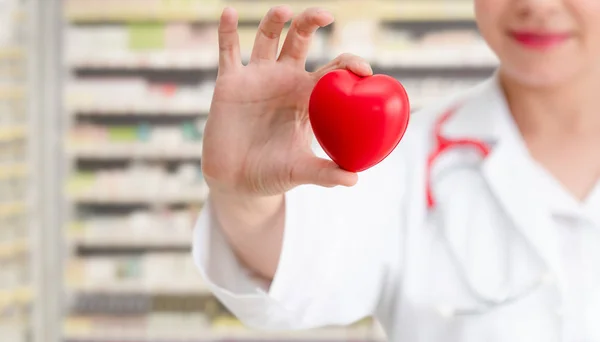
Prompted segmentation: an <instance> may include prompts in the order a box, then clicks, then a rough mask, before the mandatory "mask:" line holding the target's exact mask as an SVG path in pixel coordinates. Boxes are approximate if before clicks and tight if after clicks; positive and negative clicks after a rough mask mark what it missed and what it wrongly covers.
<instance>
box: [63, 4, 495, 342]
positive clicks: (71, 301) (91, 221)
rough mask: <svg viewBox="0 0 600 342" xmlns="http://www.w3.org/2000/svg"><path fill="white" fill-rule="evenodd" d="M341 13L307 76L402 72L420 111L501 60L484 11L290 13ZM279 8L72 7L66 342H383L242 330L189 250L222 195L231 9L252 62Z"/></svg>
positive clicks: (359, 334)
mask: <svg viewBox="0 0 600 342" xmlns="http://www.w3.org/2000/svg"><path fill="white" fill-rule="evenodd" d="M288 3H289V4H290V5H291V6H292V7H294V8H295V9H296V10H301V9H303V8H307V7H311V6H315V5H317V6H320V7H326V8H329V9H331V10H332V12H333V13H334V15H335V17H336V22H335V24H334V25H332V26H331V27H328V28H326V29H323V30H320V31H319V32H318V35H317V36H316V37H315V41H314V43H313V46H312V49H311V53H310V56H309V61H308V65H307V68H308V69H313V68H315V67H317V66H318V65H320V64H323V63H325V62H326V61H327V60H329V59H331V58H334V57H335V56H336V55H338V54H340V53H342V52H352V53H356V54H358V55H361V56H363V57H366V58H368V59H369V60H370V61H371V62H372V64H373V66H374V69H375V72H377V73H386V74H390V75H393V76H395V77H397V78H398V79H399V80H400V81H402V82H403V84H404V85H405V86H406V88H407V90H408V92H409V95H410V96H411V102H412V106H413V108H414V109H418V108H420V107H422V106H423V105H426V104H429V103H432V102H434V101H435V100H436V99H438V98H439V97H440V96H444V95H446V94H447V93H450V92H454V91H456V90H458V89H462V88H465V87H469V86H471V85H473V84H476V83H478V82H479V81H481V80H482V79H484V78H486V77H488V76H489V75H490V74H491V73H492V72H493V70H494V67H495V65H496V61H495V59H494V58H493V55H492V54H491V52H490V51H489V49H487V48H486V47H485V45H484V44H483V42H482V41H481V39H480V38H479V36H478V34H477V32H476V26H475V24H474V22H473V14H472V9H471V7H472V4H471V2H470V1H459V0H456V1H451V0H446V1H421V0H418V1H416V0H413V1H400V0H369V1H358V0H354V1H352V0H343V1H334V0H329V1H327V0H325V1H300V0H295V1H291V2H288ZM276 4H278V2H273V1H248V0H237V1H227V0H202V1H201V0H128V1H120V0H68V1H66V2H65V11H64V23H65V32H64V39H65V53H64V59H63V62H64V67H65V70H66V71H67V78H66V81H65V86H64V95H65V96H64V117H65V122H66V123H67V131H66V133H65V150H66V152H67V160H68V162H67V165H66V169H67V170H68V174H67V179H66V185H67V186H66V189H65V191H66V202H67V203H68V208H69V210H68V215H67V216H66V219H65V222H64V238H65V242H66V243H67V245H68V246H69V247H70V248H69V253H68V255H67V260H66V261H65V270H66V272H65V292H66V294H67V298H68V301H67V302H66V303H65V304H66V310H65V316H64V321H63V323H64V324H63V340H65V341H95V342H103V341H139V342H142V341H165V342H167V341H169V342H171V341H198V342H199V341H217V340H227V341H251V340H253V341H267V340H273V341H291V340H296V341H311V340H321V341H324V340H327V341H357V342H358V341H375V340H381V339H382V335H381V332H380V331H379V330H378V329H377V327H376V326H375V325H374V324H372V322H369V321H368V320H367V321H365V322H361V323H358V324H356V325H355V326H352V327H344V328H329V329H319V330H317V331H310V332H302V333H300V332H296V333H289V334H284V335H282V334H275V335H273V334H264V333H258V332H253V331H249V330H247V329H244V328H242V327H241V326H240V324H239V323H238V322H237V321H236V320H235V319H233V318H232V317H231V316H230V315H229V313H228V312H227V310H225V309H224V308H223V307H222V306H221V305H220V304H219V303H218V301H216V300H215V298H213V297H212V296H211V295H210V294H209V293H208V292H207V291H206V289H205V288H204V287H203V285H202V282H201V281H200V279H199V276H198V274H197V271H196V270H195V267H194V265H193V263H192V260H191V257H190V255H189V251H190V241H191V228H192V226H193V223H194V220H195V218H196V216H197V213H198V210H199V209H200V208H201V207H202V205H203V202H204V200H205V198H206V194H207V189H206V186H205V184H204V182H203V179H202V175H201V173H200V162H201V157H202V156H201V143H202V132H203V125H204V122H205V120H206V117H207V114H208V110H209V106H210V99H211V96H212V90H213V82H214V79H215V76H216V71H217V70H216V65H217V57H218V56H217V51H218V50H217V46H216V35H215V33H216V29H215V25H216V23H217V21H218V17H219V14H220V12H221V10H222V8H223V7H224V6H225V5H230V6H234V7H235V8H236V9H237V10H238V12H239V14H240V19H241V20H240V39H241V45H242V50H243V54H244V58H245V59H247V57H248V55H249V52H250V48H251V45H252V41H253V39H254V30H255V28H256V25H257V23H258V22H259V20H260V19H261V17H262V16H263V15H264V13H266V11H267V9H268V8H270V7H271V6H273V5H276Z"/></svg>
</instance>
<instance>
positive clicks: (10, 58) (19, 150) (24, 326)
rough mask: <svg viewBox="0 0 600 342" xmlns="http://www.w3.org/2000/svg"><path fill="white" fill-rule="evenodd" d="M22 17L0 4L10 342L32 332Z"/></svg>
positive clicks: (0, 254) (3, 227)
mask: <svg viewBox="0 0 600 342" xmlns="http://www.w3.org/2000/svg"><path fill="white" fill-rule="evenodd" d="M26 13H27V7H26V4H24V3H20V2H11V1H8V2H4V3H3V2H0V17H1V18H2V19H0V22H1V24H0V31H1V32H2V33H1V34H0V336H2V340H3V341H4V340H6V341H11V342H12V341H14V342H21V341H30V340H32V338H33V337H34V335H35V334H36V333H37V332H36V325H35V310H36V308H35V305H34V294H35V293H36V289H35V286H36V284H35V279H34V269H35V267H36V266H37V265H35V262H36V260H35V257H34V255H33V254H34V252H35V251H33V250H32V249H31V248H30V247H31V245H32V242H33V240H34V239H35V232H34V226H33V224H32V223H33V222H32V221H31V220H29V216H30V215H31V210H32V209H33V206H32V202H31V198H32V195H33V191H34V189H33V186H32V183H33V179H32V177H31V176H32V175H31V173H30V171H31V169H32V159H31V154H30V152H31V149H30V148H31V145H32V144H31V143H30V139H32V136H31V135H30V134H29V126H28V119H29V113H28V107H29V103H28V97H27V91H26V90H27V88H28V82H29V79H28V64H27V59H26V52H27V50H28V39H29V36H28V34H27V33H28V30H27V29H28V27H27V18H26V17H25V15H26Z"/></svg>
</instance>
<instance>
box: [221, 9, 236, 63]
mask: <svg viewBox="0 0 600 342" xmlns="http://www.w3.org/2000/svg"><path fill="white" fill-rule="evenodd" d="M237 26H238V14H237V12H236V11H235V10H234V9H233V8H231V7H226V8H225V9H224V10H223V13H222V14H221V19H220V22H219V29H218V30H219V73H223V72H225V71H227V70H228V69H231V68H235V67H237V66H239V65H241V63H242V62H241V60H242V58H241V52H240V38H239V34H238V31H237Z"/></svg>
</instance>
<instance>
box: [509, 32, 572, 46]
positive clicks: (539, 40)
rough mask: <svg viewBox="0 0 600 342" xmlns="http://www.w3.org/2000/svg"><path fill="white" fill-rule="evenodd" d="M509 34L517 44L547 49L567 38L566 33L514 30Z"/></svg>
mask: <svg viewBox="0 0 600 342" xmlns="http://www.w3.org/2000/svg"><path fill="white" fill-rule="evenodd" d="M511 36H512V37H513V39H514V40H515V41H517V42H518V43H519V44H521V45H523V46H525V47H528V48H531V49H548V48H551V47H554V46H555V45H558V44H560V43H563V42H564V41H566V40H567V39H569V37H570V35H569V34H567V33H537V32H527V31H515V32H512V33H511Z"/></svg>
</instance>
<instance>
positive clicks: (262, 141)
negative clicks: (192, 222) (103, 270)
mask: <svg viewBox="0 0 600 342" xmlns="http://www.w3.org/2000/svg"><path fill="white" fill-rule="evenodd" d="M292 16H293V13H292V11H291V10H290V9H289V8H288V7H286V6H278V7H274V8H272V9H271V10H270V11H269V12H268V13H267V14H266V16H265V17H264V18H263V19H262V21H261V23H260V26H259V29H258V31H257V34H256V39H255V42H254V47H253V50H252V54H251V57H250V61H249V62H248V64H247V65H243V64H242V61H241V54H240V46H239V37H238V32H237V25H238V17H237V13H236V12H235V10H233V9H232V8H226V9H225V10H224V11H223V13H222V16H221V20H220V23H219V71H218V76H217V80H216V86H215V92H214V97H213V99H212V105H211V109H210V113H209V117H208V121H207V123H206V126H205V131H204V145H203V146H204V147H203V152H202V170H203V173H204V177H205V179H206V181H207V183H208V185H209V187H210V188H211V190H217V189H218V190H219V191H224V192H227V193H235V194H244V195H252V196H254V195H259V196H270V195H278V194H282V193H285V192H286V191H288V190H290V189H292V188H293V187H295V186H298V185H301V184H316V185H320V186H325V187H333V186H338V185H341V186H352V185H354V184H355V183H356V182H357V179H358V178H357V174H355V173H352V172H348V171H345V170H343V169H341V168H339V167H338V166H337V165H336V164H335V163H333V162H332V161H329V160H327V159H322V158H319V157H317V156H315V154H314V153H313V151H312V149H311V142H312V137H313V135H312V130H311V127H310V122H309V119H308V102H309V97H310V93H311V91H312V89H313V87H314V86H315V84H316V82H317V81H318V80H319V79H320V78H321V77H322V76H323V75H324V74H325V73H327V72H329V71H332V70H334V69H340V68H346V69H348V70H350V71H352V72H354V73H356V74H358V75H360V76H368V75H370V74H372V70H371V67H370V66H369V64H368V63H367V62H366V61H364V60H363V59H361V58H359V57H356V56H352V55H349V54H344V55H341V56H339V57H337V58H336V59H335V60H333V61H331V62H330V63H328V64H327V65H325V66H323V67H321V68H320V69H319V70H317V71H315V72H308V71H306V69H305V64H306V58H307V54H308V50H309V47H310V43H311V40H312V37H313V34H314V32H315V31H316V30H317V29H318V28H320V27H324V26H327V25H329V24H331V23H332V22H333V16H332V15H331V14H330V13H329V12H327V11H325V10H322V9H318V8H311V9H308V10H306V11H304V12H303V13H301V14H300V15H298V16H297V17H296V18H294V19H293V21H292V23H291V26H290V29H289V31H288V34H287V37H286V40H285V41H284V43H283V46H282V48H281V51H280V53H279V56H278V52H279V51H278V50H279V40H280V36H281V33H282V30H283V28H284V25H285V24H286V23H287V22H288V21H289V20H291V19H292Z"/></svg>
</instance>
